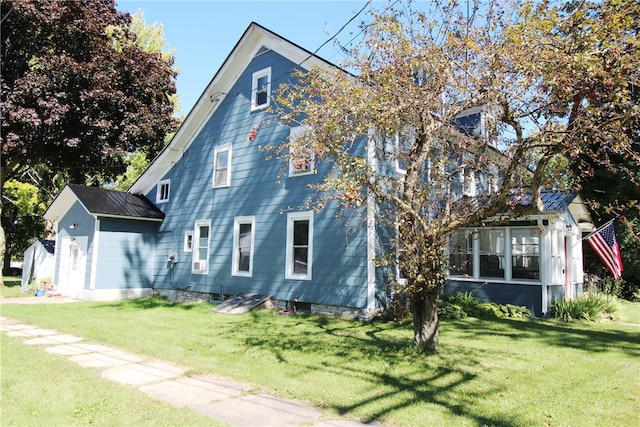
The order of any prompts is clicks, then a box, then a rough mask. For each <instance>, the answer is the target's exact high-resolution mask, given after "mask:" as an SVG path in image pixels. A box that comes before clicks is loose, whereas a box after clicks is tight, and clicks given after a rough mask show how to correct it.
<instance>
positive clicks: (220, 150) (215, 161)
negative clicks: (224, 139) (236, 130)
mask: <svg viewBox="0 0 640 427" xmlns="http://www.w3.org/2000/svg"><path fill="white" fill-rule="evenodd" d="M225 151H226V152H227V157H228V158H227V182H226V183H225V184H216V170H217V166H218V154H220V153H224V152H225ZM231 151H232V150H231V144H226V145H221V146H220V147H216V148H215V150H213V175H212V176H211V187H213V188H224V187H229V186H231V165H232V163H231V158H232V152H231Z"/></svg>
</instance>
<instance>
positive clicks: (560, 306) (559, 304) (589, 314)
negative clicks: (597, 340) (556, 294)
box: [551, 293, 618, 322]
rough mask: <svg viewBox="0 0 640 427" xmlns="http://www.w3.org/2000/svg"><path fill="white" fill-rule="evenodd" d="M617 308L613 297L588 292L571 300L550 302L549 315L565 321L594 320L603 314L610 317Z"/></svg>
mask: <svg viewBox="0 0 640 427" xmlns="http://www.w3.org/2000/svg"><path fill="white" fill-rule="evenodd" d="M617 310H618V307H617V306H616V304H615V300H614V298H612V297H610V296H607V295H604V294H601V293H588V294H584V295H581V296H579V297H577V298H574V299H572V300H564V299H563V300H556V301H554V302H553V303H552V304H551V315H552V316H553V317H555V318H556V319H560V320H564V321H565V322H569V321H572V320H585V321H590V322H594V321H596V320H598V319H601V318H603V317H604V316H605V315H606V316H607V317H611V316H612V315H613V314H614V313H616V312H617Z"/></svg>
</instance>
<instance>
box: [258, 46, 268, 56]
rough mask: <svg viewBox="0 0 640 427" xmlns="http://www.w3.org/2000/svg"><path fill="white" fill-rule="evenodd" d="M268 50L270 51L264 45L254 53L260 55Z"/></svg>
mask: <svg viewBox="0 0 640 427" xmlns="http://www.w3.org/2000/svg"><path fill="white" fill-rule="evenodd" d="M270 51H271V49H269V48H268V47H264V46H262V47H261V48H260V49H259V50H258V53H256V56H260V55H262V54H263V53H267V52H270Z"/></svg>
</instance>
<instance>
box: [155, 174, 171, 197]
mask: <svg viewBox="0 0 640 427" xmlns="http://www.w3.org/2000/svg"><path fill="white" fill-rule="evenodd" d="M170 183H171V180H169V179H163V180H162V181H160V182H158V187H157V188H156V203H165V202H168V201H169V188H170Z"/></svg>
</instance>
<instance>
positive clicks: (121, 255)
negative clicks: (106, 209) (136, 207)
mask: <svg viewBox="0 0 640 427" xmlns="http://www.w3.org/2000/svg"><path fill="white" fill-rule="evenodd" d="M158 227H159V224H158V223H154V222H148V221H134V220H126V219H116V218H101V219H100V238H99V240H98V242H99V246H100V248H99V252H98V255H99V257H98V258H99V259H98V262H97V265H96V266H95V268H96V282H95V289H135V288H149V287H151V285H152V281H153V261H154V254H155V243H156V235H157V231H158Z"/></svg>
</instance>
